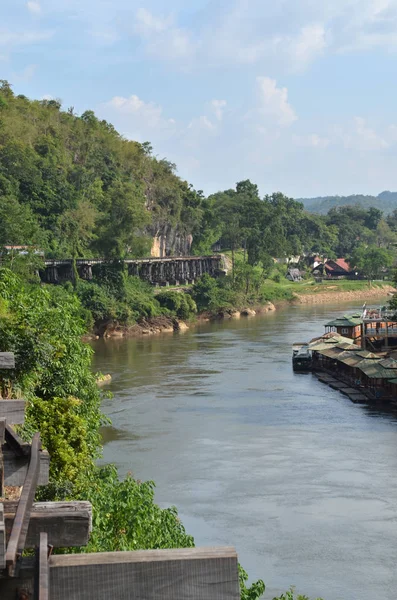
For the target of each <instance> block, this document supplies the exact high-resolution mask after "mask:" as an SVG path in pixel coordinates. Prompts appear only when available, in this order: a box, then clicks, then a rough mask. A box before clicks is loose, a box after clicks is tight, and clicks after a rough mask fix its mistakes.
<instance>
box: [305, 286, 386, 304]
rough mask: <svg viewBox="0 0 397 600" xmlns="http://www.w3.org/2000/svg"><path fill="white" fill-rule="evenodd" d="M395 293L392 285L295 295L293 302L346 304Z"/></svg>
mask: <svg viewBox="0 0 397 600" xmlns="http://www.w3.org/2000/svg"><path fill="white" fill-rule="evenodd" d="M394 292H396V288H395V287H393V286H392V285H385V286H383V287H382V288H378V287H373V288H368V289H365V290H351V291H343V292H337V291H335V292H330V291H328V292H318V293H316V294H297V295H296V300H295V302H298V303H299V304H326V303H327V302H330V303H331V302H338V301H341V302H348V301H349V300H365V301H367V300H368V299H371V298H382V297H383V298H384V297H385V296H387V295H389V294H393V293H394Z"/></svg>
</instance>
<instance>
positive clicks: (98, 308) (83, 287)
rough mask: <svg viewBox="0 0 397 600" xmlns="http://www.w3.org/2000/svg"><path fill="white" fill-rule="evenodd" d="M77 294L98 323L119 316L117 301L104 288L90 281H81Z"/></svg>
mask: <svg viewBox="0 0 397 600" xmlns="http://www.w3.org/2000/svg"><path fill="white" fill-rule="evenodd" d="M76 293H77V296H78V298H79V300H80V301H81V303H82V305H83V306H84V308H86V309H87V310H89V311H90V313H91V314H92V317H93V319H94V321H95V322H96V323H98V322H100V321H108V320H111V319H115V318H116V315H117V314H118V306H117V301H116V299H115V298H114V297H113V296H112V295H111V294H110V293H109V291H108V289H107V288H106V287H104V286H101V285H98V284H97V283H92V282H89V281H81V280H80V281H79V282H78V284H77V288H76Z"/></svg>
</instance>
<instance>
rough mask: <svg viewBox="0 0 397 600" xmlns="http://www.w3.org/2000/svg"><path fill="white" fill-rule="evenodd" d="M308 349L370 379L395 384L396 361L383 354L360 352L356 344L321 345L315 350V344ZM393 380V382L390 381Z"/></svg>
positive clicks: (396, 376) (396, 375)
mask: <svg viewBox="0 0 397 600" xmlns="http://www.w3.org/2000/svg"><path fill="white" fill-rule="evenodd" d="M334 339H335V338H334ZM328 342H329V340H328ZM318 345H320V344H318ZM338 346H339V347H338ZM341 346H342V347H341ZM344 346H349V347H348V348H346V347H344ZM309 348H310V349H312V350H316V351H318V353H319V354H321V355H322V356H325V357H327V358H331V359H334V360H336V361H338V362H341V363H343V364H345V365H347V366H349V367H353V368H356V369H358V370H360V371H362V372H363V373H364V375H366V376H367V377H369V378H371V379H388V380H389V381H391V382H392V383H397V360H395V359H393V358H385V356H384V354H375V353H374V352H369V351H367V350H360V349H359V347H358V346H357V345H356V344H349V345H347V344H344V343H343V344H338V343H336V344H335V345H333V346H330V345H329V343H328V345H326V344H323V345H322V347H321V348H317V347H316V345H315V344H310V346H309ZM357 350H358V352H357ZM394 379H395V381H392V380H394Z"/></svg>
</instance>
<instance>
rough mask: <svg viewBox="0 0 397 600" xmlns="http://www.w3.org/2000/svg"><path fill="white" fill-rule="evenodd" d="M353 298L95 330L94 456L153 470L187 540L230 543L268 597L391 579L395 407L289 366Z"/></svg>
mask: <svg viewBox="0 0 397 600" xmlns="http://www.w3.org/2000/svg"><path fill="white" fill-rule="evenodd" d="M355 308H357V305H356V304H350V305H347V304H345V305H326V306H325V305H321V306H297V307H292V308H291V307H289V308H287V309H283V310H278V311H277V312H275V313H272V314H267V315H263V316H261V317H255V318H252V319H242V320H239V321H224V322H221V323H217V324H205V325H201V326H199V327H196V328H193V329H191V330H189V331H188V332H186V333H183V334H164V335H162V336H153V337H149V338H144V339H114V340H106V341H104V340H98V341H97V342H95V343H94V344H93V346H94V348H95V369H98V370H101V371H102V372H104V373H111V375H112V377H113V381H112V384H111V386H109V389H110V390H111V391H112V392H113V394H114V397H113V399H106V400H105V401H104V404H103V409H104V411H105V413H106V414H108V415H109V416H110V417H111V419H112V422H113V427H108V428H106V429H105V430H104V432H103V435H104V461H105V462H113V463H115V464H116V465H117V466H118V468H119V470H120V473H121V474H125V473H126V472H128V471H132V472H133V473H134V475H135V476H136V477H137V478H139V479H143V480H145V479H153V480H154V481H155V482H156V486H157V487H156V499H157V501H158V502H159V503H160V504H161V506H169V505H176V506H177V507H178V509H179V514H180V516H181V518H182V520H183V522H184V524H185V527H186V529H187V531H188V532H189V533H191V534H192V535H194V537H195V540H196V544H197V545H234V546H236V548H237V551H238V554H239V558H240V562H241V563H242V565H243V566H244V567H245V568H246V570H247V571H248V572H249V575H250V578H251V579H254V578H257V577H262V578H263V579H264V580H265V582H266V585H267V591H266V595H265V598H267V599H271V598H273V596H274V595H275V594H276V593H280V592H281V591H285V590H286V589H287V588H288V587H289V586H290V585H291V584H292V585H296V587H297V590H298V591H301V592H304V593H306V594H308V595H310V596H313V597H316V596H322V597H323V598H324V599H325V600H342V599H343V600H375V599H376V600H392V598H394V597H395V595H396V589H397V570H396V563H397V536H396V526H397V477H396V474H397V415H396V414H395V413H393V412H392V411H386V410H384V409H380V408H377V407H371V406H363V405H355V404H352V403H351V402H350V401H349V400H348V399H347V398H346V397H344V396H343V395H341V394H340V393H339V392H337V391H334V390H332V389H330V388H328V387H327V386H325V385H324V384H321V383H320V382H318V381H317V380H316V379H315V378H314V377H313V376H312V375H310V374H309V375H297V374H294V373H293V372H292V369H291V345H292V343H293V342H299V341H306V340H308V339H309V338H311V337H314V336H315V335H319V334H320V333H322V332H323V331H324V329H323V324H324V322H325V321H327V320H329V319H330V318H333V317H335V316H337V315H338V314H344V313H345V312H347V311H348V310H353V309H355Z"/></svg>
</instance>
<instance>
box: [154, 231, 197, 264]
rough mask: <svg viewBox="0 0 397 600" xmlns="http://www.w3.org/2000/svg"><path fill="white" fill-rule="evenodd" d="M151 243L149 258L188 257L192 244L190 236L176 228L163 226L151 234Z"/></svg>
mask: <svg viewBox="0 0 397 600" xmlns="http://www.w3.org/2000/svg"><path fill="white" fill-rule="evenodd" d="M151 233H152V235H153V243H152V249H151V252H150V254H151V256H153V257H157V258H163V257H164V256H189V254H190V249H191V246H192V242H193V236H192V235H191V234H186V233H182V232H181V231H180V229H179V228H178V227H173V226H172V225H164V226H163V227H161V228H157V229H155V230H154V231H152V232H151Z"/></svg>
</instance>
